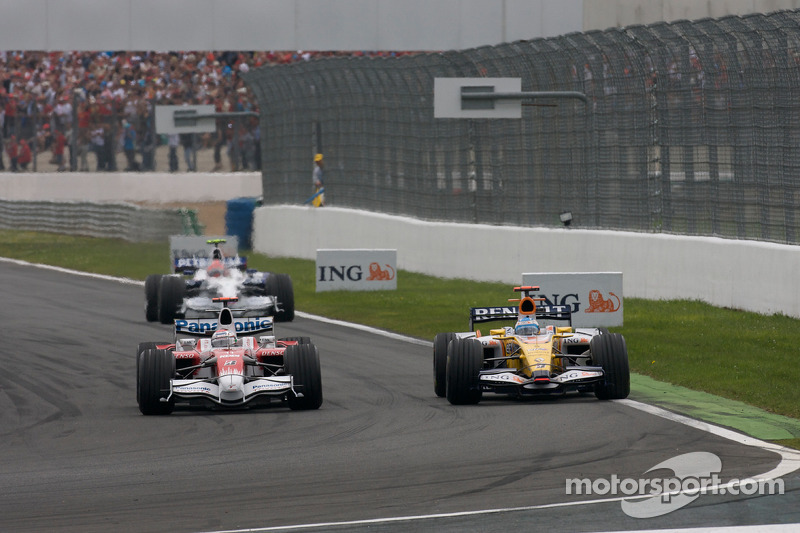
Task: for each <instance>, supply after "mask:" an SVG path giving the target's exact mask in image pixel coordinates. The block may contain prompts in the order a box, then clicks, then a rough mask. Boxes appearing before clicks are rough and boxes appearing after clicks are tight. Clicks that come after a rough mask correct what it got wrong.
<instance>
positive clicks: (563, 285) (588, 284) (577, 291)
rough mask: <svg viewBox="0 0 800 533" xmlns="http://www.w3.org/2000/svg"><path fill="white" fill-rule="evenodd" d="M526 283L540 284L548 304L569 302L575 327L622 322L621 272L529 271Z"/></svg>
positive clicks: (541, 295)
mask: <svg viewBox="0 0 800 533" xmlns="http://www.w3.org/2000/svg"><path fill="white" fill-rule="evenodd" d="M522 284H523V285H533V286H538V287H539V288H540V291H539V292H538V293H537V295H536V296H537V297H539V298H544V299H545V301H544V302H542V303H543V304H546V305H568V306H570V308H571V310H572V325H573V326H576V327H614V326H621V325H622V313H623V305H622V303H623V298H622V272H528V273H523V274H522Z"/></svg>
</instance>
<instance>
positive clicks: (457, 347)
mask: <svg viewBox="0 0 800 533" xmlns="http://www.w3.org/2000/svg"><path fill="white" fill-rule="evenodd" d="M482 365H483V349H482V348H481V343H480V342H478V341H477V340H475V339H454V340H452V341H450V344H449V345H448V347H447V370H446V375H447V390H446V396H447V401H449V402H450V403H451V404H453V405H465V404H476V403H478V402H480V401H481V386H480V371H481V366H482Z"/></svg>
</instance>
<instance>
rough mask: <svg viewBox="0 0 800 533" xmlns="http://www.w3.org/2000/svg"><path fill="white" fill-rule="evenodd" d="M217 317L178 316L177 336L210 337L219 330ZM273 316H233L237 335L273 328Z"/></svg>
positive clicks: (253, 333)
mask: <svg viewBox="0 0 800 533" xmlns="http://www.w3.org/2000/svg"><path fill="white" fill-rule="evenodd" d="M218 321H219V320H218V319H217V318H178V319H176V320H175V338H178V337H180V336H184V337H185V336H189V337H210V336H211V335H213V334H214V332H215V331H217V327H218V325H219V324H218ZM273 326H274V324H273V320H272V317H271V316H259V317H247V318H245V317H242V318H233V327H234V330H235V331H236V334H237V335H248V336H250V335H255V334H257V333H265V332H269V331H272V330H273Z"/></svg>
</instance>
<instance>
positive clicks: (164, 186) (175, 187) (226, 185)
mask: <svg viewBox="0 0 800 533" xmlns="http://www.w3.org/2000/svg"><path fill="white" fill-rule="evenodd" d="M261 193H262V185H261V173H259V172H236V173H228V174H226V173H213V174H209V173H199V172H175V173H168V172H164V173H161V172H152V173H151V172H102V173H98V172H61V173H56V174H45V173H11V172H4V173H0V198H2V199H3V200H14V201H45V200H49V201H76V202H151V203H170V202H220V201H227V200H231V199H233V198H240V197H257V196H261Z"/></svg>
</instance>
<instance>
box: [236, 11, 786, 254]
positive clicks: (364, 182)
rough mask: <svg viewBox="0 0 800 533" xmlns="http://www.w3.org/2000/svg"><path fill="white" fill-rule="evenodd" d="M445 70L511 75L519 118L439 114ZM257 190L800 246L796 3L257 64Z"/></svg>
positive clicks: (462, 218)
mask: <svg viewBox="0 0 800 533" xmlns="http://www.w3.org/2000/svg"><path fill="white" fill-rule="evenodd" d="M437 77H517V78H521V80H522V90H523V91H579V92H582V93H584V94H586V96H587V99H588V102H587V103H586V104H584V103H583V102H580V101H577V100H574V101H573V100H570V101H564V100H535V101H534V102H531V103H528V104H527V105H524V107H523V115H522V119H521V120H513V119H441V118H439V119H437V118H434V113H433V85H434V79H435V78H437ZM245 79H246V82H247V83H248V85H249V86H250V88H251V90H252V91H253V92H254V94H255V95H256V97H257V98H258V101H259V107H260V112H261V131H262V144H261V149H262V162H263V166H262V171H263V183H264V200H263V201H264V204H266V205H269V204H283V203H289V204H298V203H302V202H303V201H304V200H306V199H307V198H308V197H309V196H310V195H311V193H312V180H311V172H312V166H313V163H312V161H313V155H314V154H315V153H317V152H321V153H323V154H324V161H325V165H326V166H325V186H326V198H327V201H328V204H329V205H336V206H342V207H352V208H358V209H366V210H370V211H378V212H385V213H391V214H400V215H408V216H412V217H417V218H421V219H428V220H445V221H455V222H469V223H485V224H495V225H521V226H560V225H561V223H562V222H561V220H560V214H561V213H562V212H565V211H569V212H571V213H572V216H573V221H572V225H573V226H577V227H582V228H605V229H614V230H630V231H637V232H668V233H680V234H689V235H715V236H721V237H730V238H741V239H757V240H766V241H774V242H785V243H797V242H798V240H799V239H800V228H799V227H798V220H797V218H798V217H797V216H796V210H797V206H798V199H799V198H800V196H799V192H800V175H798V173H799V172H800V154H799V153H798V149H797V148H798V145H800V120H799V119H800V12H799V11H781V12H775V13H771V14H767V15H762V14H758V15H751V16H745V17H738V16H733V17H725V18H721V19H704V20H698V21H679V22H674V23H658V24H651V25H644V26H631V27H627V28H620V29H611V30H607V31H593V32H587V33H574V34H569V35H565V36H561V37H557V38H548V39H536V40H531V41H519V42H513V43H506V44H501V45H498V46H487V47H481V48H476V49H471V50H464V51H447V52H441V53H426V54H416V55H404V56H400V57H377V58H376V57H369V58H367V57H364V58H356V57H332V58H325V59H319V60H312V61H308V62H304V63H297V64H292V65H286V66H270V67H263V68H259V69H253V70H251V71H250V72H249V73H248V74H247V75H246V78H245Z"/></svg>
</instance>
